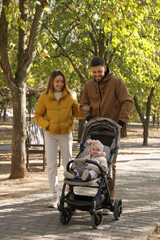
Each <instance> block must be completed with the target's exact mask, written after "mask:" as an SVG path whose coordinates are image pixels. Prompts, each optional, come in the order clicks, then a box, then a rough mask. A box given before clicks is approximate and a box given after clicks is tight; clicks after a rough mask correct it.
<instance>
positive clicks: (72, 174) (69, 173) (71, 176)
mask: <svg viewBox="0 0 160 240" xmlns="http://www.w3.org/2000/svg"><path fill="white" fill-rule="evenodd" d="M63 175H64V177H65V178H68V179H74V178H75V177H76V172H75V171H65V172H64V173H63Z"/></svg>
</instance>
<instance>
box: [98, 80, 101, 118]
mask: <svg viewBox="0 0 160 240" xmlns="http://www.w3.org/2000/svg"><path fill="white" fill-rule="evenodd" d="M98 90H99V96H100V103H99V117H101V103H102V94H101V91H100V82H98Z"/></svg>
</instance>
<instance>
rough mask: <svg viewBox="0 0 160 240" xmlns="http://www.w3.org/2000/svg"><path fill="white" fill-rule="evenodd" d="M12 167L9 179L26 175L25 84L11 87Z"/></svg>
mask: <svg viewBox="0 0 160 240" xmlns="http://www.w3.org/2000/svg"><path fill="white" fill-rule="evenodd" d="M12 96H13V132H12V165H11V175H10V178H12V179H13V178H23V177H25V175H26V162H25V159H26V151H25V140H26V137H25V136H26V128H25V125H26V83H22V84H21V86H20V87H19V86H16V85H14V86H13V94H12Z"/></svg>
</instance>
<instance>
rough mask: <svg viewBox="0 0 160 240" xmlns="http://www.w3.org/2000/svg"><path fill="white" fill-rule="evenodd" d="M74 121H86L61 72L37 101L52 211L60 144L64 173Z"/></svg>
mask: <svg viewBox="0 0 160 240" xmlns="http://www.w3.org/2000/svg"><path fill="white" fill-rule="evenodd" d="M74 117H75V118H83V116H82V114H81V112H80V110H79V105H78V102H77V100H76V99H74V98H73V96H72V95H71V93H70V91H69V89H68V86H67V82H66V78H65V76H64V74H63V72H62V71H60V70H55V71H53V72H52V74H51V76H50V78H49V82H48V86H47V90H46V92H45V93H44V94H42V95H41V96H40V98H39V100H38V104H37V108H36V110H35V121H36V123H37V124H38V125H39V126H40V127H41V128H43V129H44V130H45V149H46V159H47V169H48V179H49V185H50V190H51V192H52V193H53V197H52V201H51V202H50V203H49V207H56V206H57V202H58V177H57V146H58V143H59V146H60V150H61V154H62V163H63V167H64V169H65V168H66V165H67V162H68V161H69V160H71V158H72V140H73V139H72V130H73V129H74Z"/></svg>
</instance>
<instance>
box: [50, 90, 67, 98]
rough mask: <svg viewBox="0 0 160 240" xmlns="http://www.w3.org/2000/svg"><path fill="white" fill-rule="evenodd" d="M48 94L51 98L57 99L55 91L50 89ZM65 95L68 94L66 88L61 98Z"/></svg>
mask: <svg viewBox="0 0 160 240" xmlns="http://www.w3.org/2000/svg"><path fill="white" fill-rule="evenodd" d="M48 96H49V98H51V99H52V100H53V99H56V98H55V96H54V94H53V91H52V90H49V92H48ZM65 96H67V91H66V89H63V92H62V97H61V98H60V99H62V98H64V97H65Z"/></svg>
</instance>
